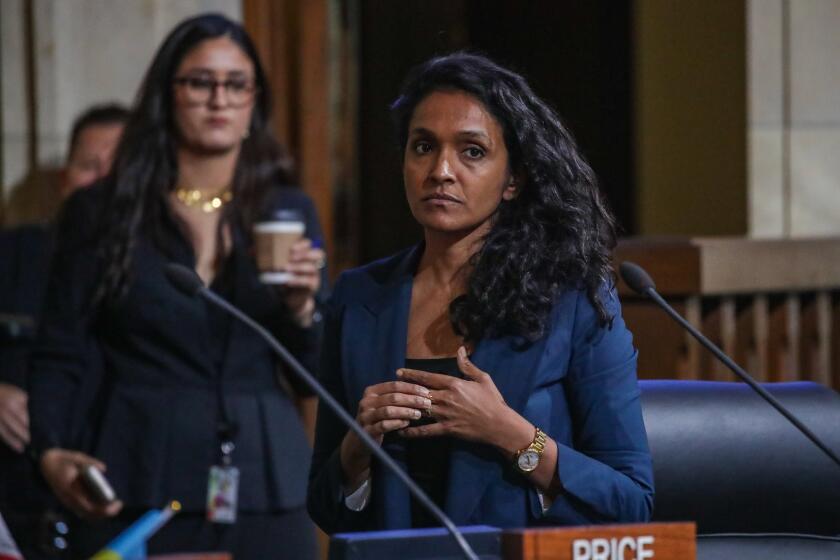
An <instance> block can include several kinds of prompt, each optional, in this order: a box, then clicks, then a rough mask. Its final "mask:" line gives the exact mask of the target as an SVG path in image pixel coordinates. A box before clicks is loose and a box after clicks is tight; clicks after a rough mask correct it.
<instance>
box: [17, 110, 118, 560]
mask: <svg viewBox="0 0 840 560" xmlns="http://www.w3.org/2000/svg"><path fill="white" fill-rule="evenodd" d="M128 115H129V112H128V110H127V109H126V108H124V107H122V106H120V105H116V104H108V105H97V106H94V107H92V108H90V109H88V110H87V111H85V112H84V113H83V114H82V115H80V116H79V117H78V118H77V119H76V121H75V123H74V124H73V129H72V132H71V135H70V146H69V150H68V154H67V162H66V165H65V167H64V169H63V170H62V171H61V174H60V182H59V185H58V192H57V196H58V197H59V198H60V199H61V200H62V201H64V200H66V199H67V198H68V197H69V196H70V195H71V194H72V193H73V192H75V191H76V190H77V189H80V188H84V187H86V186H88V185H90V184H92V183H94V182H96V181H98V180H99V179H101V178H103V177H104V176H105V175H107V174H108V172H109V171H110V169H111V163H112V160H113V157H114V152H115V150H116V147H117V144H118V143H119V140H120V136H121V135H122V131H123V127H124V125H125V122H126V120H127V119H128ZM51 248H52V239H51V230H50V227H49V225H48V224H32V225H24V226H18V227H15V228H13V229H9V230H5V231H0V472H2V473H3V476H2V477H0V512H2V513H3V516H4V518H5V519H6V522H7V523H8V525H9V529H10V530H11V532H12V534H13V535H14V537H15V540H16V541H17V543H18V545H19V546H20V548H21V552H23V554H24V557H25V558H28V559H30V558H49V557H51V556H52V554H51V553H50V548H51V547H52V548H55V546H54V545H55V544H60V543H54V542H52V541H53V540H54V539H55V538H56V537H58V536H59V535H55V534H53V530H52V529H53V528H52V527H51V525H53V524H52V523H50V521H49V519H45V511H46V509H47V504H48V503H49V502H48V494H47V492H46V489H45V488H42V486H41V485H39V484H38V483H37V473H36V471H35V468H34V465H32V464H31V463H30V462H29V461H28V459H27V457H26V455H25V451H26V447H27V445H28V444H29V416H28V412H27V403H26V401H27V396H26V390H25V388H26V375H27V366H28V361H29V353H30V351H31V343H32V338H33V336H34V333H35V330H36V328H37V323H38V317H39V316H40V310H41V300H42V297H43V293H44V287H45V285H46V279H47V272H48V266H49V260H50V253H51ZM68 420H69V419H68ZM59 548H60V547H59Z"/></svg>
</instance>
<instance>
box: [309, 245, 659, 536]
mask: <svg viewBox="0 0 840 560" xmlns="http://www.w3.org/2000/svg"><path fill="white" fill-rule="evenodd" d="M421 254H422V245H420V246H416V247H414V248H412V249H410V250H407V251H404V252H402V253H400V254H398V255H396V256H393V257H390V258H387V259H384V260H382V261H378V262H375V263H372V264H370V265H367V266H365V267H362V268H359V269H355V270H351V271H348V272H345V273H344V274H343V275H342V276H341V278H340V279H339V281H338V282H337V284H336V285H335V289H334V292H333V298H332V300H331V301H332V303H331V305H330V306H329V310H328V315H327V318H326V325H325V332H324V346H323V348H322V362H321V371H320V375H321V378H322V380H323V382H324V383H325V384H326V386H327V388H328V389H329V390H330V391H331V393H332V394H333V395H334V396H335V397H336V398H337V399H338V400H339V401H340V402H341V403H342V404H343V405H344V407H345V408H346V410H347V411H348V412H349V413H350V414H352V415H355V414H356V409H357V406H358V403H359V401H360V400H361V397H362V393H363V392H364V390H365V388H366V387H368V386H370V385H374V384H376V383H381V382H383V381H388V380H394V379H396V370H397V369H398V368H400V367H402V366H403V365H404V363H405V358H406V355H405V354H406V351H405V348H406V330H407V324H408V314H409V307H410V304H411V288H412V282H413V277H414V273H415V271H416V268H417V263H418V261H419V258H420V256H421ZM602 298H603V301H604V302H605V304H606V307H607V310H608V311H609V313H610V314H611V315H612V316H613V321H612V325H611V327H608V328H607V327H601V326H599V324H598V317H597V314H596V312H595V309H594V307H593V306H592V305H591V303H590V302H589V300H588V298H587V296H586V294H585V293H584V292H583V291H578V290H568V291H566V292H564V293H562V294H561V295H560V296H559V297H558V299H557V302H556V304H555V306H554V308H553V310H552V312H551V316H550V321H549V324H548V326H547V329H546V333H545V334H544V335H543V337H542V338H540V339H539V340H537V341H536V342H533V343H530V344H527V343H526V341H525V340H524V339H521V338H519V337H501V338H495V339H486V340H482V341H480V342H479V343H478V344H477V346H476V348H475V350H474V352H473V355H472V361H473V362H474V363H475V364H476V365H477V366H478V367H479V368H481V369H482V370H484V371H486V372H488V373H489V374H490V375H491V376H492V377H493V380H494V382H495V383H496V386H497V387H498V389H499V391H500V392H501V394H502V395H503V396H504V399H505V401H506V402H507V404H508V405H509V406H510V407H511V408H513V409H514V410H516V411H517V412H518V413H519V414H521V415H522V416H524V417H525V418H527V419H528V420H529V421H531V422H532V423H534V424H535V425H536V426H539V427H540V428H541V429H543V430H544V431H545V432H546V433H548V434H549V435H550V436H551V437H552V438H553V439H554V440H555V441H556V442H557V445H558V461H557V473H558V477H559V480H560V483H561V485H562V491H561V493H560V494H559V495H558V497H557V499H555V500H554V502H553V503H552V504H551V505H550V507H549V508H548V510H547V511H545V512H544V513H543V510H542V508H541V506H540V502H539V498H538V495H537V492H536V490H535V489H534V487H533V485H532V484H531V483H530V482H529V480H528V479H527V478H525V477H524V476H522V475H521V474H519V473H518V472H516V471H515V470H514V468H513V466H512V465H511V464H510V463H509V462H508V461H507V460H505V459H504V458H503V456H502V455H501V454H500V453H499V452H498V451H497V450H496V449H494V448H492V447H490V446H488V445H485V444H480V443H474V442H469V441H462V440H456V441H455V443H454V444H453V450H452V456H451V460H450V467H449V478H448V484H447V495H446V503H445V504H442V505H443V507H444V510H445V511H446V513H447V514H448V515H449V516H450V517H451V518H452V520H453V521H454V522H455V523H456V524H459V525H471V524H486V525H493V526H497V527H526V526H533V525H576V524H591V523H605V522H641V521H647V520H648V519H649V518H650V515H651V510H652V507H653V474H652V466H651V459H650V453H649V450H648V445H647V436H646V434H645V428H644V424H643V422H642V413H641V406H640V403H639V388H638V384H637V381H636V355H637V353H636V350H635V349H634V348H633V345H632V337H631V335H630V333H629V331H628V330H627V329H626V327H625V325H624V321H623V320H622V318H621V310H620V306H619V303H618V299H617V295H616V293H615V290H608V289H604V290H603V292H602ZM346 432H347V430H346V429H345V428H344V426H343V425H342V424H341V423H340V422H339V420H338V419H337V417H336V416H335V415H334V414H332V413H330V412H329V411H327V410H326V408H324V407H321V409H320V410H319V415H318V423H317V429H316V436H315V449H314V455H313V460H312V470H311V473H310V480H309V494H308V507H309V513H310V515H311V516H312V519H313V520H314V521H315V522H316V523H318V525H320V526H321V528H322V529H324V530H325V531H326V532H328V533H333V532H339V531H354V530H374V529H402V528H408V527H411V511H410V499H409V493H408V490H407V489H406V487H405V486H404V485H403V484H402V483H401V482H400V481H399V480H398V479H397V478H396V477H395V476H393V475H392V474H390V473H388V472H386V471H384V470H382V469H380V468H379V465H378V464H377V463H376V462H374V464H373V466H372V473H371V478H372V485H373V487H372V493H371V501H370V503H369V504H368V505H367V507H366V508H365V509H364V510H363V511H361V512H354V511H351V510H350V509H348V508H347V507H346V506H345V505H344V496H343V492H342V486H341V482H342V474H341V466H340V461H339V447H340V444H341V440H342V439H343V438H344V435H345V434H346ZM383 447H384V448H385V449H386V450H387V451H388V452H389V453H390V454H391V455H392V456H393V457H394V459H396V460H397V462H399V463H402V464H403V465H404V464H405V445H404V442H402V441H401V440H400V438H399V436H392V435H390V434H389V436H386V438H385V441H384V442H383Z"/></svg>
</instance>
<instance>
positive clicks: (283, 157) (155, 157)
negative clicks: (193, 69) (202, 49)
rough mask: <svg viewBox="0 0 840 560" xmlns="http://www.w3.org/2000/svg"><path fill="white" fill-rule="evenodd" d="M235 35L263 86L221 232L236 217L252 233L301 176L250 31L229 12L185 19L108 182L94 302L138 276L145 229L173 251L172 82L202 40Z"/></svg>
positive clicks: (131, 122) (140, 102) (161, 58)
mask: <svg viewBox="0 0 840 560" xmlns="http://www.w3.org/2000/svg"><path fill="white" fill-rule="evenodd" d="M218 37H227V38H229V39H230V40H231V41H233V42H234V43H236V44H237V45H238V46H239V47H240V48H241V49H242V51H243V52H244V53H245V54H246V55H247V57H248V58H249V59H250V60H251V63H252V64H253V65H254V80H255V85H256V88H257V90H256V91H257V93H256V97H255V100H254V109H253V113H252V116H251V123H250V125H249V130H248V137H247V138H246V139H245V140H243V142H242V146H241V149H240V153H239V159H238V161H237V164H236V170H235V171H234V177H233V184H232V190H233V195H234V196H233V201H232V203H231V204H228V205H226V206H225V207H224V209H223V210H222V216H221V219H220V223H219V230H218V232H217V236H218V237H219V238H221V231H222V228H223V227H224V225H225V224H227V223H231V222H236V223H239V224H241V225H242V227H243V231H245V232H249V231H250V230H251V227H250V226H251V224H252V223H253V222H254V221H256V219H257V218H259V216H258V214H259V211H260V208H261V204H262V203H263V199H264V197H265V195H266V193H267V191H268V189H269V187H271V186H272V185H278V184H289V183H290V182H291V181H292V180H293V176H292V165H291V160H290V158H289V157H288V155H287V154H286V152H285V151H284V149H283V147H282V146H281V145H280V144H279V143H278V142H277V140H275V138H274V136H273V135H272V133H271V130H270V127H269V122H270V121H269V119H270V112H271V92H270V88H269V84H268V80H267V79H266V75H265V72H264V71H263V68H262V65H261V64H260V59H259V56H258V55H257V50H256V48H255V47H254V44H253V42H252V41H251V39H250V38H249V37H248V34H247V33H246V32H245V29H244V28H243V27H242V26H241V25H240V24H239V23H236V22H234V21H232V20H230V19H228V18H227V17H225V16H223V15H221V14H212V13H211V14H202V15H199V16H195V17H192V18H189V19H186V20H184V21H182V22H181V23H180V24H178V25H177V26H176V27H175V29H173V30H172V31H171V32H170V33H169V35H168V36H167V37H166V39H165V40H164V41H163V44H162V45H161V46H160V48H159V49H158V51H157V53H156V54H155V56H154V59H153V60H152V64H151V66H150V67H149V69H148V70H147V71H146V75H145V77H144V79H143V83H142V84H141V85H140V89H139V91H138V93H137V98H136V100H135V102H134V107H133V109H132V111H131V116H130V117H129V119H128V122H127V123H126V127H125V131H124V132H123V135H122V139H121V141H120V144H119V146H118V147H117V152H116V156H115V158H114V165H113V168H112V170H111V174H110V176H109V177H108V178H106V179H105V181H106V183H107V187H108V189H107V201H106V207H105V210H104V212H103V214H102V215H103V221H102V223H101V224H99V239H100V243H99V245H100V246H99V249H100V253H101V256H102V258H103V261H104V267H105V268H104V273H103V275H102V278H101V280H100V283H99V285H98V287H97V289H96V292H95V294H94V298H93V305H94V306H96V305H98V304H99V303H102V302H104V301H115V300H118V299H119V298H120V297H121V296H122V295H123V294H124V293H125V291H126V288H127V286H128V284H129V281H130V269H131V255H132V250H133V248H134V246H135V244H136V242H137V238H138V235H139V234H140V233H141V232H143V233H144V234H146V235H148V236H149V237H150V238H151V239H152V241H153V242H155V243H156V244H157V246H158V247H159V248H160V249H161V250H162V251H163V252H164V253H165V254H166V253H167V251H168V247H167V246H166V237H165V235H164V234H163V230H164V225H165V223H166V222H170V223H171V222H173V221H174V222H175V223H177V220H175V218H174V217H173V216H172V214H171V212H170V210H169V204H168V202H167V197H168V193H169V192H170V191H171V190H172V189H173V188H175V184H176V182H177V180H178V168H177V162H176V157H175V150H176V146H177V141H178V132H177V129H176V125H175V118H174V107H173V94H172V84H173V79H174V78H175V72H176V71H177V70H178V66H179V65H180V63H181V61H182V60H183V59H184V57H185V56H186V55H187V54H188V53H189V52H190V51H191V50H192V49H194V48H195V47H196V46H198V44H199V43H201V42H203V41H205V40H208V39H214V38H218Z"/></svg>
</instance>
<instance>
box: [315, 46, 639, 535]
mask: <svg viewBox="0 0 840 560" xmlns="http://www.w3.org/2000/svg"><path fill="white" fill-rule="evenodd" d="M392 110H393V113H394V116H395V121H396V122H397V126H398V132H399V135H400V140H401V143H402V147H403V175H404V182H405V192H406V198H407V200H408V204H409V207H410V208H411V212H412V214H413V215H414V217H415V219H416V220H417V221H418V222H419V223H420V225H421V226H422V227H423V231H424V240H423V242H422V243H421V244H419V245H418V246H416V247H414V248H411V249H409V250H407V251H405V252H403V253H400V254H398V255H396V256H393V257H390V258H387V259H384V260H382V261H379V262H375V263H373V264H370V265H368V266H365V267H362V268H360V269H357V270H352V271H349V272H347V273H345V274H344V275H342V277H341V278H340V280H339V282H338V283H337V284H336V286H335V291H334V296H333V300H332V305H331V307H330V311H329V315H328V317H327V324H326V327H325V339H324V341H325V342H324V344H325V346H324V350H323V351H324V355H323V359H322V370H321V375H322V378H323V380H324V382H325V383H326V384H327V385H328V387H329V389H330V390H331V391H332V393H333V394H334V395H335V396H336V398H338V399H339V400H340V401H341V402H342V403H343V404H344V406H345V407H346V408H347V410H348V411H350V412H351V413H353V414H355V415H356V418H357V419H358V421H359V422H360V423H361V424H362V426H363V427H364V428H365V429H366V431H367V432H368V433H369V434H370V435H371V436H373V437H374V438H375V439H377V440H378V441H380V442H381V445H382V446H383V447H384V448H385V449H386V450H387V451H388V453H390V454H391V455H392V456H393V457H394V458H395V459H396V460H397V461H398V462H399V463H401V464H402V465H403V466H404V467H405V468H406V469H407V470H408V472H409V473H410V474H411V475H412V477H413V478H414V479H415V480H416V481H417V482H418V483H419V484H420V486H422V487H423V488H424V489H425V490H426V491H427V492H428V493H429V494H430V495H431V497H432V498H433V499H434V500H435V501H436V502H437V503H438V505H440V506H441V507H442V508H443V509H444V510H445V511H446V513H447V514H449V516H450V517H451V518H452V519H453V521H454V522H455V523H457V524H477V523H481V524H489V525H495V526H499V527H523V526H531V525H540V524H557V525H568V524H584V523H600V522H629V521H646V520H647V519H648V518H649V517H650V513H651V509H652V501H653V481H652V469H651V461H650V454H649V451H648V446H647V439H646V435H645V430H644V425H643V423H642V415H641V408H640V404H639V390H638V387H637V382H636V351H635V350H634V348H633V346H632V340H631V335H630V333H629V332H628V331H627V329H626V328H625V326H624V322H623V321H622V319H621V312H620V307H619V303H618V300H617V296H616V292H615V289H614V284H613V274H612V269H611V249H612V247H613V246H614V244H615V233H614V222H613V218H612V217H611V215H610V213H609V211H608V210H607V209H606V207H605V205H604V203H603V202H602V199H601V196H600V195H599V193H598V190H597V186H596V180H595V176H594V174H593V172H592V170H591V169H590V168H589V166H588V165H587V163H586V162H585V161H584V160H583V158H582V156H581V155H580V154H579V152H578V151H577V148H576V146H575V143H574V140H573V139H572V137H571V136H570V134H569V133H568V132H567V131H566V129H565V128H564V127H563V125H562V124H561V122H560V120H559V118H558V117H557V115H556V114H555V113H554V112H553V111H552V110H551V109H550V108H548V107H547V106H546V104H545V103H543V102H542V101H541V100H540V99H539V98H537V97H536V96H535V95H534V94H533V92H532V91H531V89H530V88H529V86H528V85H527V83H526V82H525V81H524V79H523V78H522V77H521V76H519V75H517V74H515V73H513V72H510V71H508V70H506V69H503V68H501V67H499V66H497V65H496V64H494V63H493V62H491V61H490V60H488V59H486V58H483V57H480V56H475V55H468V54H454V55H450V56H446V57H441V58H437V59H433V60H430V61H428V62H427V63H425V64H423V65H421V66H420V67H419V68H418V69H416V70H415V71H414V72H413V73H412V75H411V76H410V77H409V79H408V80H407V82H406V84H405V85H404V87H403V91H402V93H401V95H400V97H399V98H398V99H397V101H396V102H395V103H394V105H393V107H392ZM308 506H309V512H310V514H311V515H312V517H313V519H314V520H315V521H316V522H317V523H318V524H319V525H320V526H321V527H322V528H323V529H325V530H326V531H327V532H335V531H348V530H366V529H398V528H406V527H412V526H413V527H422V526H429V525H433V524H435V521H434V520H433V519H431V518H430V517H429V515H428V514H426V512H424V511H423V510H422V509H421V508H419V507H417V504H415V503H414V501H413V499H412V498H411V497H410V495H409V493H408V491H407V489H406V488H405V487H404V486H403V485H402V484H401V483H400V481H399V480H397V479H396V478H395V477H394V476H393V475H391V474H390V473H388V472H387V471H385V470H383V469H381V468H380V466H379V465H378V464H377V463H376V462H373V461H371V454H370V453H369V452H368V451H367V450H366V449H365V448H364V447H363V446H362V444H361V442H360V440H359V439H358V437H357V436H355V434H353V433H352V432H348V431H347V430H346V429H345V428H344V427H343V426H342V425H341V424H340V422H339V421H338V420H337V418H336V417H335V416H334V415H333V414H331V413H330V412H329V411H327V410H322V411H321V412H320V414H319V418H318V424H317V430H316V440H315V451H314V456H313V463H312V471H311V474H310V484H309V497H308Z"/></svg>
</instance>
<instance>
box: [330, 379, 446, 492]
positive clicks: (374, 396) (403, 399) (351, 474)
mask: <svg viewBox="0 0 840 560" xmlns="http://www.w3.org/2000/svg"><path fill="white" fill-rule="evenodd" d="M431 405H432V401H431V400H429V390H428V389H426V388H425V387H423V386H422V385H416V384H414V383H407V382H405V381H387V382H385V383H378V384H376V385H371V386H370V387H368V388H367V389H365V392H364V394H363V395H362V400H361V401H359V410H358V413H357V414H356V421H357V422H358V423H359V424H361V426H362V428H364V430H365V431H366V432H367V433H368V434H370V437H372V438H373V439H374V440H375V441H376V442H377V443H379V444H381V443H382V439H383V438H384V437H385V434H387V433H388V432H393V431H395V430H401V429H402V428H405V427H406V426H408V423H409V422H410V421H411V420H417V419H419V418H420V417H421V416H422V415H423V411H424V410H428V409H429V407H430V406H431ZM370 455H371V452H370V451H369V450H368V449H367V448H366V447H365V444H364V443H362V440H361V439H360V438H359V436H357V435H356V434H355V432H353V431H352V430H351V431H348V432H347V435H346V436H345V437H344V440H343V441H342V442H341V468H342V470H343V471H344V482H345V484H346V485H347V487H348V488H357V487H358V486H359V485H361V484H362V482H364V481H365V479H366V478H367V477H368V474H369V469H370Z"/></svg>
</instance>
